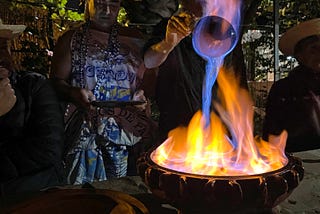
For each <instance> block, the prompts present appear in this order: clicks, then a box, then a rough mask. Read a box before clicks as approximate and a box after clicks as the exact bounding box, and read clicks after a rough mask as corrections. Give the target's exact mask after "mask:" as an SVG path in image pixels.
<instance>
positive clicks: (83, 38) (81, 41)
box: [72, 21, 120, 88]
mask: <svg viewBox="0 0 320 214" xmlns="http://www.w3.org/2000/svg"><path fill="white" fill-rule="evenodd" d="M89 28H90V22H89V21H88V22H86V23H85V24H84V25H83V27H82V30H80V31H78V32H77V33H76V34H75V41H74V42H75V43H74V44H75V48H74V50H72V52H73V53H72V54H73V56H75V55H76V54H77V55H78V56H80V57H73V59H72V64H73V66H75V72H76V73H78V75H79V79H78V81H79V84H80V87H81V88H85V73H84V68H85V64H86V59H87V56H88V40H89V38H90V37H91V38H92V36H91V32H90V31H89ZM95 46H96V47H98V46H99V45H98V44H95ZM98 49H99V50H100V51H102V52H103V53H104V55H105V57H104V60H105V61H106V63H107V64H114V62H115V59H116V56H117V55H119V54H120V42H119V40H118V25H117V24H114V25H112V27H111V32H110V36H109V39H108V45H107V48H106V49H105V50H104V49H102V48H101V47H98ZM75 52H77V53H75Z"/></svg>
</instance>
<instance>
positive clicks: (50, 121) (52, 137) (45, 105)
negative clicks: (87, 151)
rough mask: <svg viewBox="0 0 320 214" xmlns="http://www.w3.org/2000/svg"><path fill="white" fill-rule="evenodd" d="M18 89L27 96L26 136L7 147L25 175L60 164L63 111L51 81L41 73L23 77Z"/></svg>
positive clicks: (24, 130) (24, 134) (24, 131)
mask: <svg viewBox="0 0 320 214" xmlns="http://www.w3.org/2000/svg"><path fill="white" fill-rule="evenodd" d="M18 88H20V89H21V92H22V94H23V97H24V99H25V125H24V128H23V135H22V136H23V138H22V139H16V140H15V141H13V142H12V143H10V148H9V149H8V150H7V151H8V153H9V156H10V159H11V160H12V161H13V163H14V164H15V166H16V167H17V169H18V171H19V172H20V173H21V174H24V173H29V170H31V171H33V170H37V169H39V170H40V169H43V168H48V167H51V166H54V165H59V164H60V163H61V159H62V150H63V132H64V124H63V113H62V111H61V106H60V104H59V101H58V99H57V96H56V94H55V91H54V90H53V88H52V86H51V83H50V81H49V80H47V79H46V78H44V77H43V76H41V75H38V74H28V75H26V76H25V77H23V78H22V79H21V80H20V82H19V84H18Z"/></svg>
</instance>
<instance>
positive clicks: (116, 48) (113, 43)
mask: <svg viewBox="0 0 320 214" xmlns="http://www.w3.org/2000/svg"><path fill="white" fill-rule="evenodd" d="M117 37H118V25H117V24H114V25H112V28H111V32H110V35H109V38H108V44H107V47H106V48H105V47H101V46H102V45H101V43H100V42H99V41H97V40H95V39H93V36H92V32H91V31H89V39H91V40H92V41H93V45H94V46H95V48H96V49H97V50H99V52H101V53H103V54H104V60H105V61H106V62H107V63H114V61H115V58H116V56H118V55H119V53H120V42H119V40H118V38H117Z"/></svg>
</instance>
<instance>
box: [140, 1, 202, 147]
mask: <svg viewBox="0 0 320 214" xmlns="http://www.w3.org/2000/svg"><path fill="white" fill-rule="evenodd" d="M181 3H182V8H181V10H182V11H181V13H179V15H178V16H172V17H171V18H170V19H169V20H168V21H167V23H166V22H164V24H165V26H166V27H158V28H156V29H166V31H165V32H164V33H159V32H155V34H156V35H157V34H158V35H159V34H160V35H163V36H162V37H160V38H154V39H152V40H154V41H151V43H153V45H151V46H150V47H149V48H148V49H147V50H146V52H145V54H144V60H145V65H146V67H147V68H155V67H158V66H159V72H158V77H157V84H156V95H155V98H156V102H157V105H158V107H159V111H160V118H159V134H160V139H159V140H160V142H162V141H163V140H164V139H166V138H167V134H168V132H169V131H170V130H171V129H174V128H176V127H177V126H179V125H185V126H186V125H188V124H189V121H190V119H191V118H192V116H193V115H194V113H195V112H196V111H198V110H200V109H201V102H202V98H201V97H202V95H201V93H202V81H203V78H204V74H205V64H206V62H205V60H204V59H202V58H201V57H200V56H199V55H198V54H197V53H196V52H195V51H194V49H193V46H192V37H191V32H192V30H193V29H192V28H193V23H194V22H195V19H196V18H197V17H201V16H202V5H201V2H200V1H198V0H191V1H187V0H183V1H182V2H181ZM161 24H162V23H161Z"/></svg>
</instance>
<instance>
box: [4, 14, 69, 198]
mask: <svg viewBox="0 0 320 214" xmlns="http://www.w3.org/2000/svg"><path fill="white" fill-rule="evenodd" d="M24 29H25V26H21V25H3V24H2V22H1V20H0V79H1V80H0V111H1V112H0V169H1V170H0V196H7V195H10V194H16V193H20V192H25V191H37V190H40V189H42V188H47V187H51V186H56V185H62V184H63V182H64V177H63V166H62V149H63V145H62V144H63V131H64V129H63V117H62V116H61V108H60V104H59V101H58V98H57V96H56V94H55V91H54V89H53V88H52V87H51V85H50V83H49V82H48V81H47V80H46V78H45V77H44V76H42V75H40V74H36V73H31V72H30V73H26V74H18V73H17V72H16V71H15V66H14V63H13V59H12V57H11V54H10V49H9V47H8V44H9V42H10V40H11V39H13V38H14V36H16V35H18V34H19V33H21V32H22V31H23V30H24ZM11 86H12V87H11Z"/></svg>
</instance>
